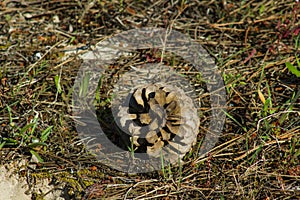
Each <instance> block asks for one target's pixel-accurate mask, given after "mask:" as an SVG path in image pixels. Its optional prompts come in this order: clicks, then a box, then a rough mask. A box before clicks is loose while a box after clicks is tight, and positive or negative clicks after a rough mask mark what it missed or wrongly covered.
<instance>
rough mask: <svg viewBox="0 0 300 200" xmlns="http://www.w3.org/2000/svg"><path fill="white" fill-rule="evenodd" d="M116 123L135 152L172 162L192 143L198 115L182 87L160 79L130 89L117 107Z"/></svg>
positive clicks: (194, 141) (180, 156) (189, 147)
mask: <svg viewBox="0 0 300 200" xmlns="http://www.w3.org/2000/svg"><path fill="white" fill-rule="evenodd" d="M117 124H118V126H119V127H120V129H121V130H122V131H123V132H125V133H127V134H128V135H129V139H130V142H132V143H133V146H134V148H135V152H143V153H144V152H146V153H147V154H148V155H149V156H152V157H155V158H159V157H160V156H161V155H162V156H163V158H164V159H165V160H166V161H169V162H171V163H174V162H177V161H178V159H179V158H180V159H182V158H183V156H184V155H185V154H186V153H187V152H188V151H190V149H191V147H192V145H194V144H195V143H196V140H197V134H198V130H199V117H198V114H197V109H196V108H195V107H194V103H193V101H192V99H191V98H190V97H188V96H187V95H186V94H185V92H184V91H183V90H182V89H180V88H178V87H176V86H171V85H169V84H167V83H163V82H160V83H155V84H146V85H144V86H139V87H137V88H134V89H132V90H131V92H130V93H129V95H128V96H127V97H126V100H125V101H124V103H122V104H121V105H119V107H118V112H117Z"/></svg>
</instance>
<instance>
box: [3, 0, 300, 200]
mask: <svg viewBox="0 0 300 200" xmlns="http://www.w3.org/2000/svg"><path fill="white" fill-rule="evenodd" d="M299 18H300V5H299V3H297V2H296V1H269V0H268V1H240V2H239V1H214V0H212V1H207V0H203V1H147V2H142V1H88V2H87V1H82V2H80V1H71V0H57V1H49V2H45V1H38V0H37V1H31V0H30V1H11V0H5V1H1V3H0V67H1V68H0V80H1V82H0V157H1V160H0V164H1V165H2V167H1V174H0V177H1V182H0V187H1V189H0V191H1V193H0V197H1V198H2V197H3V198H6V197H7V196H4V195H9V194H6V193H5V192H3V191H6V192H7V191H13V190H10V189H9V188H11V187H12V186H11V185H14V186H15V188H17V187H18V185H21V186H22V187H23V188H26V189H25V190H26V194H28V195H27V196H28V198H31V199H43V198H45V199H47V198H49V199H51V198H52V197H50V196H51V195H53V194H55V195H57V196H62V197H61V198H66V199H68V198H70V199H97V198H99V199H161V198H163V199H193V198H197V199H299V198H300V188H299V186H300V164H299V163H300V161H299V157H300V113H299V112H300V98H299V96H300V86H299V82H300V79H299V77H300V72H299V71H298V70H299V67H300V61H299V60H298V62H297V58H298V59H299V57H300V55H299V47H300V23H299V22H300V20H299ZM140 27H161V28H172V29H173V30H177V31H179V32H181V33H183V34H185V35H187V36H189V37H191V38H193V39H194V40H195V41H197V42H199V43H200V44H201V45H202V46H203V47H204V48H205V49H206V50H207V51H208V52H209V54H210V55H211V57H213V58H214V60H215V62H216V65H217V66H218V68H219V70H220V72H221V73H222V77H223V79H224V82H225V89H226V92H227V109H226V124H225V126H224V129H223V131H222V135H221V137H220V138H219V142H218V143H217V144H216V145H215V147H214V148H213V149H212V150H211V151H210V152H209V154H207V155H205V156H204V157H201V158H199V157H198V156H197V153H196V152H197V146H200V144H201V140H202V138H203V137H204V135H205V130H207V124H208V122H209V120H210V117H209V114H210V111H211V110H210V106H209V105H207V101H206V100H205V99H206V97H207V96H209V93H205V94H204V95H203V102H202V103H203V107H201V113H202V114H201V116H200V122H201V127H200V133H201V134H199V138H198V143H197V144H199V145H196V147H195V148H194V150H193V151H192V152H191V153H190V154H189V155H187V156H186V158H185V159H184V161H185V164H183V165H181V166H179V167H178V166H177V167H176V166H173V167H170V168H168V169H164V170H162V171H158V172H152V173H147V174H136V175H128V174H125V173H121V172H118V171H115V170H112V169H110V168H108V167H106V166H103V165H101V163H98V162H97V160H96V159H95V158H94V157H93V155H91V154H90V153H89V152H88V151H86V149H85V147H84V145H82V144H80V143H79V142H78V141H79V138H78V134H77V132H76V129H75V122H74V119H73V118H72V112H71V110H72V109H71V108H72V104H71V98H72V86H73V84H74V79H75V77H76V75H77V71H78V69H79V67H80V64H81V62H82V59H81V58H80V57H79V56H77V54H78V53H80V51H82V50H86V49H88V48H89V47H90V46H93V45H95V44H96V43H98V42H99V41H101V40H103V39H105V38H107V37H110V36H112V35H114V34H116V33H120V32H122V31H125V30H130V29H133V28H140ZM77 50H78V51H77ZM66 54H68V56H66ZM131 56H132V57H129V58H124V59H123V60H119V61H118V62H117V63H116V64H114V65H112V66H110V69H111V71H114V70H116V71H117V70H119V69H120V70H122V69H124V68H126V66H129V65H133V64H137V63H141V62H142V63H151V62H157V60H159V59H160V56H161V55H160V53H159V52H155V51H153V50H149V51H147V50H145V51H136V52H134V54H133V55H131ZM164 59H165V60H164V64H169V65H172V63H173V64H174V62H175V65H176V66H177V64H178V63H179V61H178V60H180V59H179V58H178V59H177V58H174V60H172V59H170V57H168V56H166V57H164ZM176 62H177V63H176ZM291 65H292V66H294V68H293V67H291ZM124 66H125V67H124ZM287 66H289V68H288V67H287ZM297 66H298V70H297ZM114 73H115V72H114ZM115 74H116V73H115ZM192 79H193V77H192ZM197 80H198V79H197ZM197 80H196V79H193V80H192V81H193V82H194V83H195V84H199V85H201V83H202V82H201V81H200V83H199V82H197ZM112 82H113V78H112V80H111V79H108V80H107V82H106V83H107V84H105V87H103V88H101V89H100V92H99V97H98V99H97V106H99V110H100V111H101V109H100V108H107V107H109V106H110V96H109V94H111V93H110V92H109V91H111V89H112V87H111V84H110V83H112ZM201 86H202V85H201ZM204 90H205V88H204ZM201 99H202V98H201ZM104 114H105V113H102V112H100V113H99V115H104ZM104 124H105V123H104ZM112 136H114V135H112ZM16 163H17V164H16ZM19 163H22V164H21V165H20V164H19ZM4 166H5V167H7V166H9V168H10V170H9V171H8V172H7V171H6V170H4ZM10 173H13V174H15V175H16V177H19V178H21V179H22V180H26V182H19V184H18V183H17V182H16V179H14V178H13V179H8V178H9V177H11V176H9V177H8V175H7V174H10ZM4 174H6V175H4ZM3 177H4V178H3ZM12 177H14V176H12ZM45 180H47V182H46V186H47V188H48V189H47V188H46V189H43V188H42V186H41V188H40V190H39V189H36V187H38V186H39V184H41V183H45ZM44 185H45V184H44ZM48 191H50V192H49V193H48ZM53 191H61V193H60V194H59V195H58V193H55V192H53ZM19 192H20V194H21V190H19ZM15 194H16V193H15ZM1 198H0V199H1ZM7 198H8V197H7ZM53 198H58V197H53ZM12 199H17V198H12ZM24 199H25V197H24Z"/></svg>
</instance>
